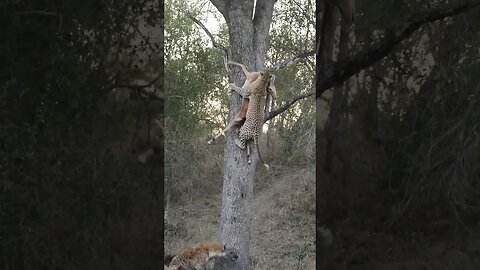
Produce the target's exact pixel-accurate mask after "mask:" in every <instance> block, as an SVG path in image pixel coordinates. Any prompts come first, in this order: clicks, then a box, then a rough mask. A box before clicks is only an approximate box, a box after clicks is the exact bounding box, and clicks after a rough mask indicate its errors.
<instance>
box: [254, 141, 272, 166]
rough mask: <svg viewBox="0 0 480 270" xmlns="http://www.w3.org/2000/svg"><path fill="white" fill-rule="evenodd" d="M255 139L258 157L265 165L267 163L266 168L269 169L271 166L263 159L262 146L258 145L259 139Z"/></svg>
mask: <svg viewBox="0 0 480 270" xmlns="http://www.w3.org/2000/svg"><path fill="white" fill-rule="evenodd" d="M253 141H254V142H255V147H256V148H257V153H258V157H259V158H260V160H261V161H262V163H263V165H265V168H267V170H268V169H269V168H270V166H268V164H267V163H265V161H263V157H262V154H260V147H258V140H257V139H254V140H253Z"/></svg>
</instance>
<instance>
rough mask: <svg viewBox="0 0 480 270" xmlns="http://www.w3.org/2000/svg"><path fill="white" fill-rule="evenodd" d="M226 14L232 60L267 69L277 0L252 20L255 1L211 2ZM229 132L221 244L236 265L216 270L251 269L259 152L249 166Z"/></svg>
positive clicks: (233, 105)
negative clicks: (234, 256)
mask: <svg viewBox="0 0 480 270" xmlns="http://www.w3.org/2000/svg"><path fill="white" fill-rule="evenodd" d="M211 2H212V3H213V4H214V5H215V6H216V7H217V8H218V10H219V11H220V12H221V13H222V14H223V16H224V18H225V20H226V22H227V25H228V28H229V38H230V48H231V51H232V60H234V61H236V62H241V63H243V64H245V65H246V66H247V67H249V69H250V70H260V69H262V68H263V67H264V62H265V58H266V54H267V48H268V44H267V37H268V32H269V29H270V24H271V21H272V12H273V4H274V0H262V1H257V5H256V8H255V16H254V19H253V20H252V12H253V5H254V1H243V0H230V1H225V0H211ZM233 71H234V72H233V74H231V75H230V79H231V80H233V82H234V83H235V84H236V85H243V82H244V76H243V73H240V72H239V70H237V69H235V70H233ZM241 102H242V101H241V98H240V96H239V95H238V94H237V93H235V92H232V95H231V98H230V109H229V119H232V117H234V116H235V114H236V113H237V112H238V111H239V109H240V107H241ZM232 131H233V132H227V134H225V135H226V145H225V151H224V152H225V157H224V172H223V193H222V209H221V217H220V231H219V236H220V237H219V238H220V241H221V242H222V243H224V244H226V246H227V247H234V248H236V249H237V250H238V255H239V257H238V259H237V260H236V262H233V261H230V260H219V261H217V263H216V264H215V269H236V270H245V269H249V256H250V235H251V234H250V231H251V225H252V208H251V205H252V200H253V181H254V174H255V168H256V165H257V163H258V153H257V150H256V148H255V147H253V143H252V144H251V146H252V147H251V149H252V151H251V152H252V155H251V160H252V163H251V164H248V163H247V156H246V152H245V150H242V149H240V148H239V147H238V146H237V145H235V143H234V139H235V138H236V137H237V136H238V135H237V134H238V129H236V128H235V129H232Z"/></svg>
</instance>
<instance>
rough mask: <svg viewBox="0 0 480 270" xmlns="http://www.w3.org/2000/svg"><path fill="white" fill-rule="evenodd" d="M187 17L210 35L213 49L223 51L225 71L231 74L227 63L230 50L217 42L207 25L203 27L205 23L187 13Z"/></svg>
mask: <svg viewBox="0 0 480 270" xmlns="http://www.w3.org/2000/svg"><path fill="white" fill-rule="evenodd" d="M185 16H187V17H188V18H190V19H191V20H192V21H193V22H194V23H196V24H198V25H199V26H200V27H201V28H202V29H203V31H205V33H206V34H207V35H208V37H210V39H211V40H212V45H213V47H215V48H217V49H220V50H222V51H223V64H224V65H225V70H226V71H227V73H228V72H230V70H229V69H228V65H227V62H228V50H227V48H225V47H224V46H222V44H220V43H218V42H217V41H216V40H215V38H214V37H213V35H212V33H210V31H208V29H207V27H205V25H203V23H202V22H201V21H199V20H198V19H197V18H195V17H194V16H193V15H192V14H190V13H186V14H185Z"/></svg>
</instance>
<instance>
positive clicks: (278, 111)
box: [263, 91, 315, 123]
mask: <svg viewBox="0 0 480 270" xmlns="http://www.w3.org/2000/svg"><path fill="white" fill-rule="evenodd" d="M313 94H315V91H310V92H307V93H304V94H301V95H298V96H296V97H294V98H293V99H292V100H290V101H287V102H285V104H283V105H282V106H281V107H279V108H277V109H276V110H274V111H271V112H269V113H267V114H266V115H265V118H264V119H263V122H264V123H265V122H267V121H268V120H270V119H272V118H274V117H275V116H277V115H279V114H281V113H283V112H284V111H286V110H287V109H288V108H290V107H291V106H292V105H293V104H295V102H297V101H299V100H301V99H304V98H307V97H309V96H313Z"/></svg>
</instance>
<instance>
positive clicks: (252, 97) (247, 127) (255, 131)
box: [230, 68, 276, 169]
mask: <svg viewBox="0 0 480 270" xmlns="http://www.w3.org/2000/svg"><path fill="white" fill-rule="evenodd" d="M272 72H273V71H272V69H269V68H266V69H263V70H262V71H260V76H259V77H258V78H257V79H256V80H255V81H254V82H253V83H251V84H249V85H247V86H245V87H238V86H236V85H235V84H234V83H231V84H230V88H231V89H233V90H234V91H236V92H237V93H239V94H240V95H242V96H243V97H249V103H248V109H247V112H246V116H245V123H244V124H243V126H242V127H241V128H240V131H239V135H238V138H236V139H235V141H234V143H235V144H236V145H237V146H238V147H240V148H241V149H245V147H246V143H247V141H249V140H253V141H254V143H255V147H256V148H257V152H258V157H259V158H260V160H261V161H262V163H263V165H264V166H265V167H266V168H267V169H268V168H269V165H268V164H266V163H265V161H264V159H263V157H262V155H261V153H260V149H259V146H258V139H259V137H260V133H261V132H262V126H263V117H264V113H263V111H264V108H265V100H266V99H265V95H266V92H267V88H268V87H269V82H270V80H271V78H272ZM270 89H271V88H270ZM272 96H276V93H274V94H273V93H272ZM247 156H248V158H249V152H248V150H247ZM248 163H249V164H250V163H251V161H250V158H249V159H248Z"/></svg>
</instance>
